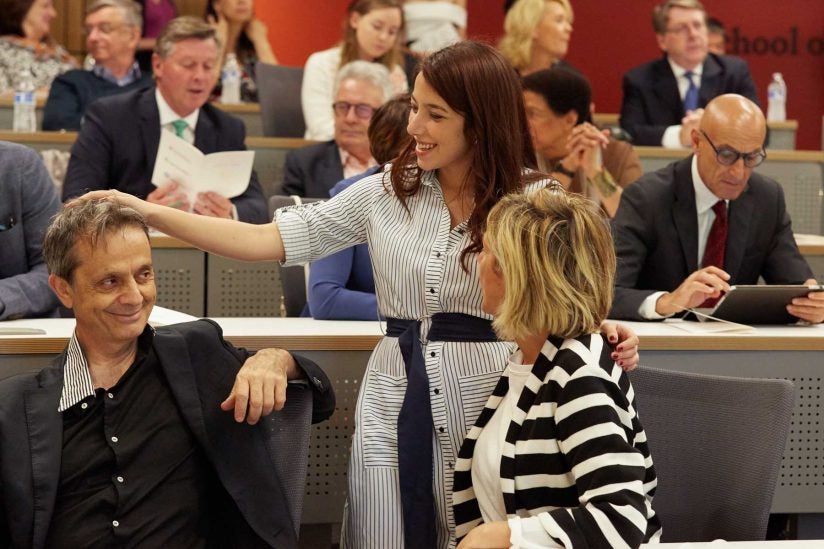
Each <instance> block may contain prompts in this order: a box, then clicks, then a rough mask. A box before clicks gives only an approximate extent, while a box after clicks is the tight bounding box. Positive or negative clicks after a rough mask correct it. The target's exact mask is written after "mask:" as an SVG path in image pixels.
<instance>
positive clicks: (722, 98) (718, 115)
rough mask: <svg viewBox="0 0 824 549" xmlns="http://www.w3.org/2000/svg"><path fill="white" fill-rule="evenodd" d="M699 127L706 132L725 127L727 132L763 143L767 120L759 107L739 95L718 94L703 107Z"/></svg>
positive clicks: (713, 131) (721, 129) (720, 129)
mask: <svg viewBox="0 0 824 549" xmlns="http://www.w3.org/2000/svg"><path fill="white" fill-rule="evenodd" d="M700 128H701V129H702V130H704V131H705V132H707V133H708V134H709V133H711V132H712V134H713V135H715V132H717V131H723V130H724V129H726V130H727V131H728V132H729V133H733V134H738V135H742V136H746V137H748V138H756V139H758V140H759V143H761V144H763V143H764V138H765V137H766V135H767V121H766V120H765V119H764V114H763V113H762V112H761V109H760V108H759V107H758V105H756V104H755V103H753V102H752V101H750V100H749V99H747V98H746V97H743V96H741V95H736V94H734V93H728V94H724V95H719V96H718V97H716V98H715V99H713V100H712V101H710V102H709V103H708V104H707V106H706V107H705V108H704V116H703V117H702V118H701V125H700Z"/></svg>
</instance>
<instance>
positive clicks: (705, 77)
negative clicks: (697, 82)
mask: <svg viewBox="0 0 824 549" xmlns="http://www.w3.org/2000/svg"><path fill="white" fill-rule="evenodd" d="M721 77H722V74H721V65H719V64H718V63H717V62H716V61H715V59H714V58H713V56H712V55H707V58H706V59H705V60H704V68H703V69H702V72H701V88H700V89H699V90H698V105H699V106H701V107H703V106H704V105H706V104H707V103H709V102H710V100H712V99H713V98H714V97H716V96H718V95H721V94H722V93H723V91H724V90H723V86H722V82H721V80H722V78H721Z"/></svg>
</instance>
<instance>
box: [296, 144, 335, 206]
mask: <svg viewBox="0 0 824 549" xmlns="http://www.w3.org/2000/svg"><path fill="white" fill-rule="evenodd" d="M341 179H343V166H342V165H341V161H340V152H339V151H338V145H337V143H335V141H334V140H333V141H326V142H324V143H318V144H317V145H309V146H308V147H302V148H300V149H295V150H292V151H289V152H288V153H287V154H286V163H285V164H284V166H283V194H287V195H292V194H296V195H298V196H304V197H308V198H324V199H326V198H329V191H330V190H331V189H332V187H334V186H335V183H337V182H338V181H340V180H341Z"/></svg>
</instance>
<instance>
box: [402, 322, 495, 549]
mask: <svg viewBox="0 0 824 549" xmlns="http://www.w3.org/2000/svg"><path fill="white" fill-rule="evenodd" d="M386 325H387V331H386V335H388V336H389V337H397V338H398V345H399V346H400V349H401V355H402V356H403V362H404V365H405V366H406V394H405V395H404V397H403V405H402V406H401V411H400V414H399V415H398V479H399V481H400V489H401V508H402V511H403V535H404V545H405V546H406V548H407V549H417V548H418V547H435V545H436V541H435V496H434V494H433V493H432V479H433V474H432V466H433V463H434V460H433V449H432V432H433V429H434V425H433V421H432V406H431V402H430V399H429V378H428V377H427V375H426V364H425V363H424V358H423V348H422V347H421V322H420V321H419V320H406V319H400V318H387V319H386ZM428 340H429V341H498V338H497V336H496V335H495V332H494V331H493V330H492V322H491V321H489V320H486V319H483V318H479V317H477V316H472V315H465V314H461V313H438V314H435V315H433V316H432V326H431V327H430V328H429V337H428Z"/></svg>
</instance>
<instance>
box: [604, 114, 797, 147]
mask: <svg viewBox="0 0 824 549" xmlns="http://www.w3.org/2000/svg"><path fill="white" fill-rule="evenodd" d="M592 118H593V120H594V121H595V123H596V124H598V125H599V126H607V127H608V126H620V124H619V123H618V118H619V115H618V113H595V114H594V115H593V116H592ZM767 127H768V128H769V130H770V144H769V145H768V147H767V148H768V149H781V150H793V149H795V134H796V133H797V132H798V121H797V120H786V121H784V122H767Z"/></svg>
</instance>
